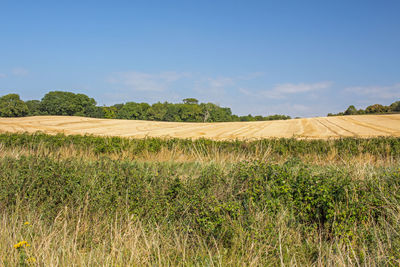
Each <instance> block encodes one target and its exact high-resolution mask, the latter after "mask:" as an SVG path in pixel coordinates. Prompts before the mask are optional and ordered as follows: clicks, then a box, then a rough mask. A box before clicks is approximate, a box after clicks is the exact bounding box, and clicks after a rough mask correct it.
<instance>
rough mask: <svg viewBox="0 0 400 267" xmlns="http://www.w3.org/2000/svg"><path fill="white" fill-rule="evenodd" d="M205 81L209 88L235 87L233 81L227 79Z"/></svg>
mask: <svg viewBox="0 0 400 267" xmlns="http://www.w3.org/2000/svg"><path fill="white" fill-rule="evenodd" d="M207 80H208V83H209V86H210V87H211V88H222V87H227V86H232V85H235V82H234V81H233V79H232V78H229V77H217V78H208V79H207Z"/></svg>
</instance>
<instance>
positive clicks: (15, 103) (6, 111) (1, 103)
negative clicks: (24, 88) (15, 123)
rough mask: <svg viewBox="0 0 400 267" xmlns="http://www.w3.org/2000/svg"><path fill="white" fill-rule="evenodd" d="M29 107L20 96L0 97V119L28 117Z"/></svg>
mask: <svg viewBox="0 0 400 267" xmlns="http://www.w3.org/2000/svg"><path fill="white" fill-rule="evenodd" d="M28 112H29V110H28V106H27V105H26V104H25V102H24V101H22V100H21V99H20V98H19V95H18V94H8V95H4V96H2V97H0V117H23V116H26V115H28Z"/></svg>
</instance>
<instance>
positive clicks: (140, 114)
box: [117, 102, 150, 120]
mask: <svg viewBox="0 0 400 267" xmlns="http://www.w3.org/2000/svg"><path fill="white" fill-rule="evenodd" d="M149 108H150V105H149V104H147V103H136V102H128V103H126V104H125V105H124V106H123V107H122V108H121V109H120V110H119V111H118V114H117V118H118V119H128V120H147V112H148V109H149Z"/></svg>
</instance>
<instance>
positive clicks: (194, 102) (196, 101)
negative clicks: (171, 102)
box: [182, 98, 199, 105]
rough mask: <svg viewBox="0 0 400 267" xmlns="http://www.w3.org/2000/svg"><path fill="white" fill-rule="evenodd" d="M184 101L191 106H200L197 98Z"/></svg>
mask: <svg viewBox="0 0 400 267" xmlns="http://www.w3.org/2000/svg"><path fill="white" fill-rule="evenodd" d="M182 101H183V103H184V104H191V105H197V104H199V100H197V99H196V98H185V99H183V100H182Z"/></svg>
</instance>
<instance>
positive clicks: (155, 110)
mask: <svg viewBox="0 0 400 267" xmlns="http://www.w3.org/2000/svg"><path fill="white" fill-rule="evenodd" d="M167 106H168V103H167V102H165V103H160V102H158V103H154V104H153V105H151V107H150V108H149V110H148V112H147V119H148V120H152V121H163V120H165V114H166V113H167V108H168V107H167Z"/></svg>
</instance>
